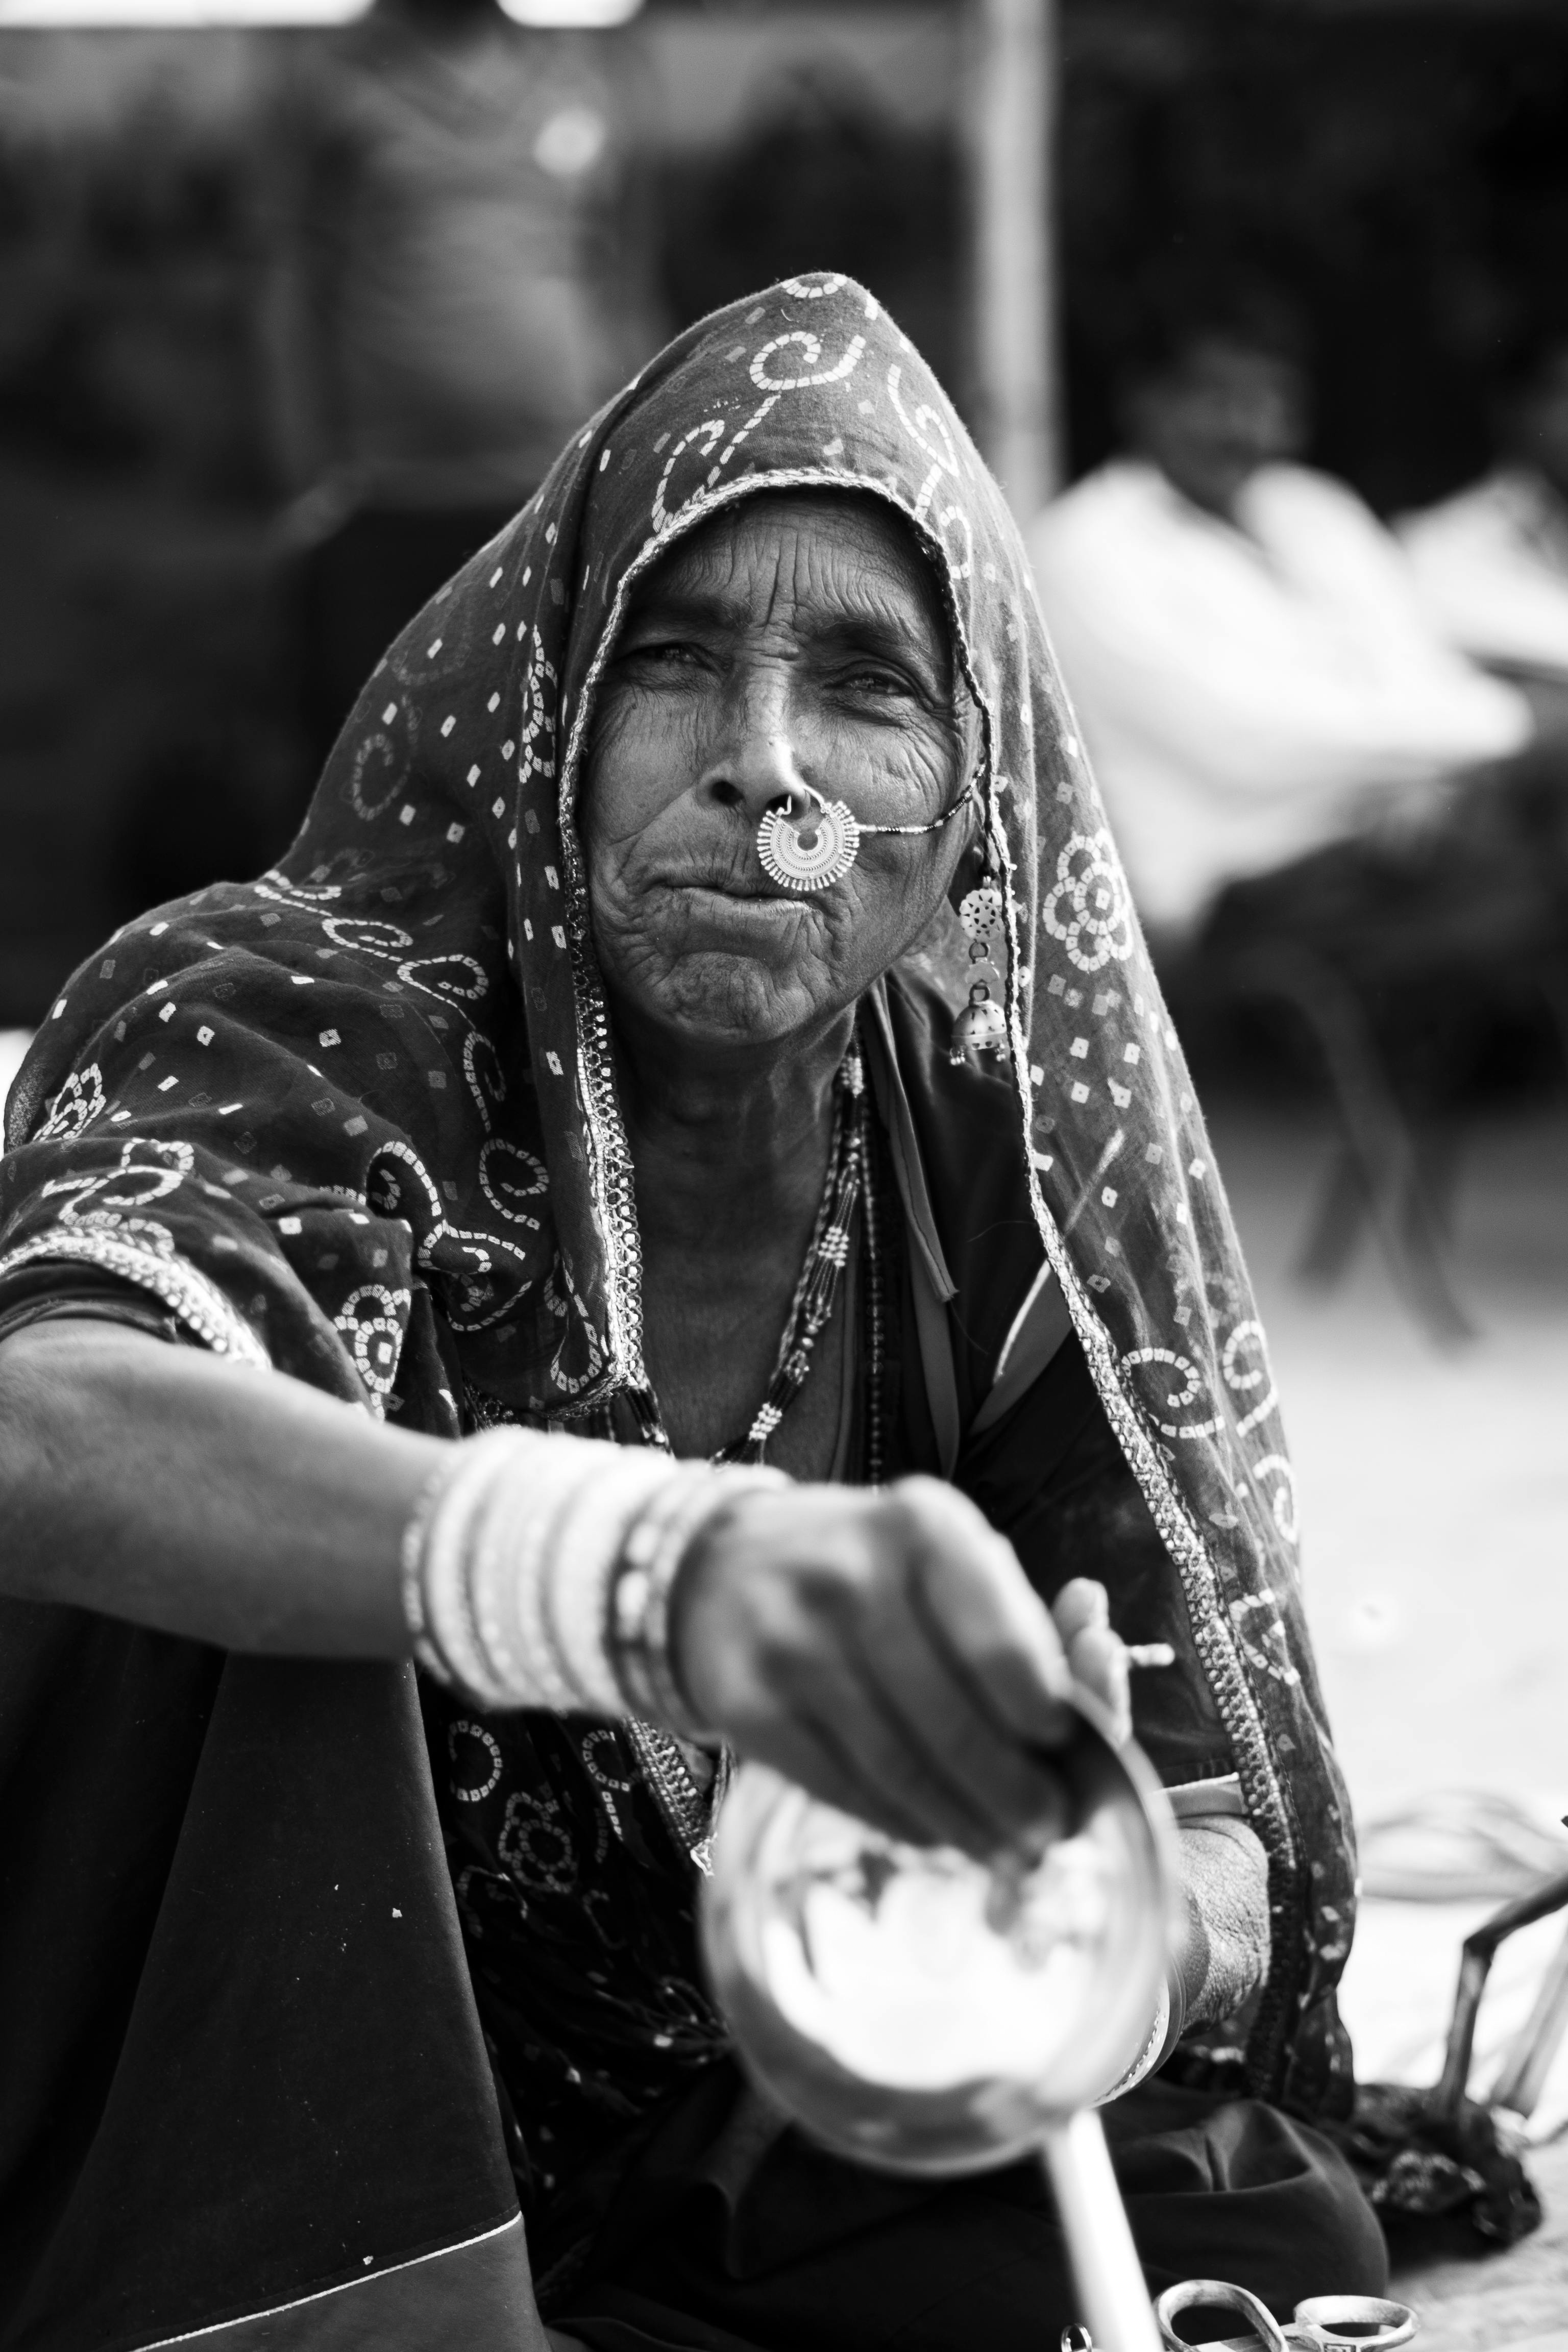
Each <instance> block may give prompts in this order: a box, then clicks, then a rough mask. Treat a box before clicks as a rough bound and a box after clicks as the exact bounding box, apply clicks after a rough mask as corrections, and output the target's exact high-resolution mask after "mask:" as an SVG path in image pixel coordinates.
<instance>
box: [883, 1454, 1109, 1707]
mask: <svg viewBox="0 0 1568 2352" xmlns="http://www.w3.org/2000/svg"><path fill="white" fill-rule="evenodd" d="M894 1496H895V1497H896V1499H897V1503H898V1506H899V1507H900V1512H901V1515H902V1517H903V1521H904V1528H905V1530H906V1540H907V1541H908V1543H909V1548H910V1556H911V1558H910V1566H911V1570H912V1572H913V1576H914V1584H915V1591H916V1594H917V1605H918V1607H919V1609H920V1612H921V1615H922V1617H923V1618H924V1620H925V1622H927V1624H928V1625H929V1626H930V1628H931V1632H932V1633H933V1635H934V1637H935V1639H936V1640H937V1642H938V1643H939V1644H940V1646H941V1648H942V1650H943V1652H944V1653H945V1654H946V1655H947V1656H948V1658H949V1659H950V1660H951V1662H952V1665H953V1666H954V1668H955V1670H956V1671H957V1672H958V1674H959V1675H961V1676H962V1678H963V1681H964V1682H965V1683H966V1684H967V1685H969V1686H970V1687H971V1688H972V1689H973V1692H974V1694H975V1696H976V1698H977V1700H978V1702H979V1704H980V1706H981V1707H982V1708H983V1710H984V1712H985V1713H986V1714H987V1715H989V1716H990V1717H992V1718H993V1719H994V1721H995V1722H996V1723H997V1724H998V1726H999V1727H1001V1728H1002V1729H1003V1730H1004V1731H1005V1733H1007V1734H1008V1735H1010V1736H1011V1737H1012V1738H1015V1739H1017V1740H1021V1741H1023V1742H1024V1743H1025V1744H1026V1745H1034V1746H1039V1747H1047V1748H1050V1747H1059V1746H1060V1745H1061V1742H1062V1741H1063V1740H1064V1739H1065V1738H1067V1737H1068V1734H1069V1732H1070V1730H1071V1728H1072V1717H1071V1714H1070V1711H1069V1709H1068V1706H1066V1705H1065V1704H1064V1702H1065V1701H1066V1700H1067V1699H1068V1696H1070V1692H1071V1684H1072V1677H1071V1675H1070V1672H1069V1671H1068V1662H1067V1659H1066V1656H1065V1655H1064V1654H1063V1650H1062V1645H1061V1643H1060V1642H1059V1640H1058V1637H1057V1631H1056V1628H1055V1626H1054V1625H1053V1624H1052V1622H1051V1619H1050V1612H1048V1611H1047V1609H1046V1608H1045V1606H1044V1605H1043V1603H1042V1602H1041V1601H1039V1600H1038V1599H1037V1596H1036V1594H1035V1593H1034V1591H1032V1589H1031V1588H1030V1585H1029V1581H1028V1579H1027V1578H1026V1576H1025V1574H1024V1571H1023V1570H1022V1569H1021V1568H1020V1567H1019V1565H1018V1561H1017V1557H1016V1554H1015V1552H1014V1550H1013V1548H1012V1546H1011V1544H1009V1543H1007V1542H1006V1541H1005V1539H1004V1538H1002V1537H1000V1536H998V1535H996V1534H994V1532H993V1530H992V1529H991V1528H989V1527H988V1526H987V1525H986V1522H985V1521H984V1518H982V1517H981V1515H980V1513H979V1512H978V1511H977V1510H976V1509H975V1508H974V1507H973V1504H971V1503H968V1502H966V1501H965V1500H964V1498H963V1496H960V1495H955V1494H954V1493H953V1492H952V1488H951V1487H947V1486H939V1485H938V1484H937V1483H936V1481H935V1480H933V1479H925V1478H921V1479H910V1480H907V1481H905V1482H904V1483H903V1484H902V1485H901V1486H900V1487H898V1488H896V1489H895V1490H894Z"/></svg>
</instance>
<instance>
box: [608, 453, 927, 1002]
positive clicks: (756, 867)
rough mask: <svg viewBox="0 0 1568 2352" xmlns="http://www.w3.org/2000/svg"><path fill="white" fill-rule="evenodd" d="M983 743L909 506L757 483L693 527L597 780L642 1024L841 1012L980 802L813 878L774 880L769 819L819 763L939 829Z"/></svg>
mask: <svg viewBox="0 0 1568 2352" xmlns="http://www.w3.org/2000/svg"><path fill="white" fill-rule="evenodd" d="M965 757H966V727H965V721H964V719H963V718H962V717H961V715H960V713H959V711H958V709H957V708H956V707H955V679H954V674H953V660H952V648H951V646H950V643H949V635H948V628H947V624H946V621H945V619H944V617H943V614H942V606H941V604H940V602H939V599H938V593H937V589H936V585H935V582H934V580H933V579H932V577H931V572H930V569H929V567H928V565H927V563H926V561H925V559H924V557H923V556H922V555H921V551H920V550H919V548H918V546H917V545H916V543H915V541H914V539H913V537H912V535H911V534H910V532H909V531H908V530H906V528H905V527H904V525H903V524H902V522H901V520H900V518H899V517H898V516H897V515H895V514H894V513H893V512H892V511H891V509H887V508H884V507H882V506H881V505H880V504H879V502H878V501H876V500H874V499H868V498H859V497H857V498H850V497H834V496H809V497H808V496H799V495H784V496H773V495H768V496H759V497H757V498H754V499H746V500H745V501H743V502H742V504H740V505H738V506H736V507H732V508H731V509H728V510H726V511H725V512H724V513H723V514H721V515H717V516H715V517H714V518H713V519H712V520H710V522H708V523H706V524H704V525H703V526H702V527H701V528H700V530H696V531H693V533H692V534H691V536H690V537H689V539H685V540H682V541H680V542H679V544H678V545H677V546H676V547H675V548H673V549H672V550H671V551H670V553H669V554H668V556H667V557H666V558H665V559H664V560H663V562H661V563H659V564H658V566H657V567H656V568H655V569H654V570H653V571H652V572H650V573H649V574H648V575H647V578H646V579H645V580H644V581H643V582H642V583H640V585H639V587H638V589H637V593H636V596H635V598H634V600H633V602H632V604H631V605H630V609H629V611H628V613H627V615H626V625H625V626H624V627H623V629H622V631H621V635H620V637H619V639H618V641H617V644H616V648H615V652H614V656H613V657H612V659H611V661H610V662H609V664H608V665H607V666H606V668H605V674H604V677H603V681H602V683H601V685H600V688H599V695H598V701H597V705H596V708H595V720H594V730H593V736H592V740H591V744H590V748H589V753H588V761H587V769H586V774H585V777H584V793H583V807H582V811H581V815H580V824H581V828H582V834H583V841H584V850H585V853H586V856H587V864H588V886H589V895H590V898H591V902H592V907H593V919H594V937H595V946H596V948H597V950H598V956H599V961H600V966H601V968H602V970H603V971H604V974H605V982H606V985H607V987H608V990H609V992H610V997H611V1002H612V1003H613V1005H614V1006H615V1008H616V1013H617V1015H618V1016H619V1017H620V1019H621V1022H622V1024H623V1026H630V1027H631V1028H632V1029H633V1031H634V1032H642V1033H646V1032H647V1030H648V1029H649V1028H650V1027H651V1028H652V1029H654V1030H658V1031H659V1032H662V1033H664V1034H665V1036H666V1038H667V1039H668V1042H669V1043H670V1044H671V1045H679V1043H682V1042H684V1043H686V1044H688V1045H693V1046H702V1047H707V1048H723V1047H731V1046H742V1045H769V1044H777V1043H779V1042H782V1041H784V1040H786V1039H789V1038H792V1037H796V1036H801V1035H804V1034H808V1033H810V1032H812V1031H815V1030H819V1029H821V1028H823V1027H824V1026H825V1025H826V1024H830V1023H831V1022H832V1021H833V1020H834V1019H835V1018H836V1017H837V1015H838V1014H840V1013H843V1011H844V1010H845V1009H846V1008H847V1006H848V1005H850V1004H852V1003H854V1002H855V1000H856V998H857V997H858V996H859V995H860V994H861V993H862V992H863V991H864V990H865V989H866V988H867V987H868V985H869V984H870V982H872V981H873V980H875V979H876V978H877V977H878V976H879V974H880V973H881V972H884V971H887V969H888V968H889V965H890V964H892V963H893V962H895V961H897V959H898V958H899V957H900V955H902V954H903V953H904V951H905V950H906V949H907V948H908V947H910V945H911V944H912V942H913V941H914V940H916V939H918V938H919V936H920V934H921V931H922V930H923V929H925V927H926V925H927V924H928V923H929V922H930V920H931V916H932V915H933V914H934V913H935V911H936V908H937V907H938V905H939V904H940V902H941V900H942V896H943V894H944V892H945V891H946V889H947V887H948V883H949V881H950V879H951V878H952V873H953V869H954V867H955V866H956V865H957V862H958V859H959V856H960V855H961V853H962V851H963V846H964V844H965V841H966V839H967V837H968V830H967V824H966V820H965V818H964V817H963V815H960V816H958V817H956V818H955V819H954V820H953V822H952V824H948V825H946V826H944V827H943V828H942V831H941V832H938V833H934V834H927V835H921V836H919V837H917V838H915V839H912V840H911V839H901V838H900V837H898V836H896V835H895V836H891V837H882V838H874V837H873V838H863V839H862V841H861V845H860V854H859V856H858V859H857V861H856V863H855V865H854V866H852V867H851V868H850V871H849V872H848V874H847V876H846V877H844V879H843V880H842V881H840V882H837V883H834V884H832V885H830V886H829V887H827V888H826V889H824V890H818V891H815V892H811V893H805V894H802V893H797V892H795V891H792V890H789V889H786V888H784V887H782V886H781V885H779V884H776V883H774V882H772V881H770V880H769V878H768V876H767V874H766V873H765V872H764V870H763V866H762V863H761V861H760V859H759V857H758V855H757V827H758V824H759V823H760V822H761V820H762V818H763V814H765V812H766V811H767V810H768V809H769V808H770V807H772V806H773V804H774V803H777V802H779V801H780V800H781V799H782V798H783V796H784V793H785V791H786V788H787V786H788V785H789V783H790V782H791V781H792V778H793V777H795V776H798V777H799V778H800V779H801V780H803V781H804V782H806V783H809V784H813V785H815V786H816V790H817V791H818V792H820V793H823V794H824V795H825V796H826V798H827V799H828V800H843V801H846V802H847V803H848V805H849V807H850V809H851V811H852V812H853V813H854V814H855V815H856V816H857V817H858V819H860V820H861V822H862V823H870V824H923V823H925V822H927V821H928V820H929V819H931V817H935V816H938V815H940V814H942V811H943V810H945V809H947V808H949V807H951V806H952V803H954V802H955V801H956V800H957V799H959V797H960V796H961V793H962V791H963V782H964V780H965V776H966V772H967V771H966V767H965ZM795 806H796V807H797V809H798V807H799V802H798V800H797V801H796V803H795Z"/></svg>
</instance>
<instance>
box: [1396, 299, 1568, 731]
mask: <svg viewBox="0 0 1568 2352" xmlns="http://www.w3.org/2000/svg"><path fill="white" fill-rule="evenodd" d="M1494 415H1495V431H1496V446H1497V458H1496V463H1495V464H1494V465H1493V466H1492V467H1490V468H1489V471H1488V472H1487V473H1486V474H1485V475H1483V477H1482V478H1481V479H1480V480H1479V481H1478V482H1472V483H1471V484H1469V485H1468V488H1464V489H1461V490H1459V491H1458V492H1456V493H1455V495H1454V496H1453V497H1451V498H1447V499H1442V500H1440V501H1439V502H1438V503H1437V504H1436V505H1435V506H1430V507H1427V508H1425V509H1421V510H1419V511H1417V512H1415V513H1414V514H1410V515H1407V516H1405V518H1403V520H1401V522H1400V523H1399V525H1398V530H1399V534H1400V537H1401V539H1402V540H1403V541H1404V542H1405V551H1406V552H1407V554H1408V555H1409V558H1410V562H1411V565H1412V568H1413V569H1414V572H1415V582H1416V586H1417V588H1418V590H1419V592H1420V595H1421V601H1422V604H1423V605H1424V607H1425V609H1426V614H1427V615H1428V617H1429V618H1430V620H1431V623H1432V625H1433V626H1434V628H1436V629H1437V630H1439V631H1440V632H1441V633H1442V635H1444V636H1445V637H1447V639H1448V641H1449V643H1450V644H1452V645H1455V646H1458V647H1460V648H1461V650H1462V651H1464V652H1465V653H1467V654H1469V655H1471V656H1473V657H1474V659H1475V660H1477V661H1478V662H1484V663H1485V664H1486V665H1487V667H1489V668H1490V669H1494V670H1499V671H1501V672H1503V673H1505V674H1507V675H1509V676H1511V677H1518V678H1519V679H1520V680H1521V681H1522V682H1526V683H1531V684H1533V683H1536V682H1538V681H1550V682H1551V683H1552V684H1553V685H1556V686H1558V687H1568V337H1565V336H1562V335H1559V336H1556V337H1554V338H1553V339H1552V340H1551V341H1547V342H1545V343H1544V344H1542V343H1539V342H1538V343H1536V344H1535V345H1534V346H1533V347H1532V348H1530V349H1527V350H1526V351H1525V352H1524V353H1523V354H1522V356H1521V358H1520V359H1519V360H1518V361H1517V362H1516V363H1515V365H1514V366H1513V367H1512V368H1511V369H1510V371H1509V373H1507V375H1506V376H1505V377H1504V380H1503V382H1502V383H1501V385H1500V390H1499V394H1498V397H1497V400H1496V402H1495V404H1494ZM1565 708H1568V706H1565Z"/></svg>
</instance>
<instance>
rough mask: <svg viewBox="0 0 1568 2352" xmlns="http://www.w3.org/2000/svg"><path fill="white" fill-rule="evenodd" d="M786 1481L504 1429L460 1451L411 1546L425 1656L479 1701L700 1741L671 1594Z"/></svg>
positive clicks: (438, 1483)
mask: <svg viewBox="0 0 1568 2352" xmlns="http://www.w3.org/2000/svg"><path fill="white" fill-rule="evenodd" d="M788 1484H789V1481H788V1479H787V1478H786V1477H785V1476H784V1473H783V1472H782V1471H778V1470H768V1469H762V1468H751V1467H736V1468H726V1469H715V1468H714V1467H713V1466H712V1465H710V1464H709V1463H706V1462H676V1461H674V1460H672V1459H671V1457H670V1456H669V1455H668V1454H664V1453H656V1452H654V1451H653V1450H652V1449H651V1448H649V1449H646V1450H645V1449H642V1448H638V1447H632V1446H622V1445H615V1444H608V1443H605V1441H603V1440H601V1439H598V1438H584V1437H568V1436H566V1435H564V1434H562V1433H556V1432H545V1431H535V1430H524V1429H507V1430H499V1429H498V1430H493V1431H491V1432H490V1433H488V1434H487V1435H485V1436H483V1437H472V1438H467V1439H465V1440H464V1441H463V1442H462V1443H461V1444H458V1445H456V1446H454V1447H453V1448H452V1458H451V1461H450V1463H449V1464H447V1465H444V1466H443V1468H442V1469H441V1470H440V1471H439V1472H438V1473H437V1476H436V1477H435V1478H434V1479H432V1481H431V1483H430V1485H429V1486H427V1487H426V1490H425V1493H424V1495H423V1496H421V1498H420V1500H419V1503H418V1505H417V1507H416V1510H415V1512H414V1516H413V1517H412V1518H411V1519H410V1521H409V1523H408V1528H407V1530H406V1532H405V1536H404V1539H403V1605H404V1613H405V1618H406V1620H407V1623H408V1630H409V1633H410V1635H411V1636H412V1639H413V1644H414V1654H415V1656H416V1658H417V1659H418V1661H419V1663H420V1664H421V1665H422V1666H424V1667H425V1668H426V1671H427V1672H428V1673H430V1674H432V1675H435V1676H436V1678H437V1681H439V1682H443V1683H446V1684H448V1685H453V1686H455V1687H456V1688H458V1689H459V1690H461V1691H462V1692H464V1693H465V1695H466V1696H468V1698H469V1699H470V1700H471V1701H472V1702H473V1704H474V1705H475V1706H479V1707H485V1708H492V1709H500V1708H506V1707H547V1708H549V1709H551V1710H552V1712H554V1713H557V1714H573V1713H576V1714H584V1715H608V1716H626V1715H631V1716H637V1717H641V1718H642V1719H644V1720H645V1721H648V1722H652V1723H656V1724H659V1725H662V1726H663V1727H664V1728H665V1729H666V1730H669V1731H673V1732H676V1733H678V1734H679V1736H681V1737H682V1738H687V1739H692V1740H699V1739H703V1738H707V1737H710V1735H707V1734H705V1733H704V1730H703V1728H702V1727H701V1726H700V1725H699V1724H697V1723H696V1722H694V1720H693V1718H692V1711H691V1708H690V1706H689V1704H688V1703H687V1700H686V1698H685V1696H684V1694H683V1693H682V1692H681V1690H680V1687H679V1683H678V1681H677V1678H676V1675H675V1672H674V1668H673V1666H672V1664H671V1663H670V1656H669V1614H670V1599H671V1595H672V1593H673V1591H674V1589H675V1582H676V1579H677V1577H678V1576H679V1571H680V1568H681V1565H682V1562H683V1561H684V1560H685V1559H686V1556H687V1554H688V1552H689V1550H690V1549H691V1547H692V1545H693V1544H694V1543H695V1542H696V1541H697V1539H698V1538H699V1537H700V1536H701V1535H703V1534H705V1533H706V1532H707V1530H708V1528H710V1525H711V1523H712V1522H713V1520H714V1519H716V1518H717V1517H719V1516H720V1515H721V1513H723V1512H725V1511H727V1510H728V1509H729V1508H730V1507H731V1505H732V1504H733V1503H735V1502H736V1501H737V1500H738V1499H739V1497H740V1496H742V1495H749V1494H754V1493H757V1492H760V1491H763V1490H765V1491H767V1492H768V1493H777V1492H778V1490H779V1489H780V1488H781V1487H784V1486H788Z"/></svg>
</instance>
